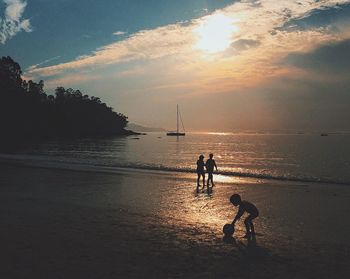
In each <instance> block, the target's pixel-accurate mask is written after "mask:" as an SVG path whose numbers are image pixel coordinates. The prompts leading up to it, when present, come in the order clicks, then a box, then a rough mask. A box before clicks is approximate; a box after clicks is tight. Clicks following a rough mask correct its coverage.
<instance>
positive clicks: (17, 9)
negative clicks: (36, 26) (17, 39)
mask: <svg viewBox="0 0 350 279" xmlns="http://www.w3.org/2000/svg"><path fill="white" fill-rule="evenodd" d="M3 2H4V4H5V5H6V8H5V14H4V17H3V18H0V43H1V44H5V42H6V41H7V40H9V39H11V38H12V37H13V36H15V35H16V34H17V33H19V32H21V31H22V30H23V31H25V32H31V31H32V27H31V25H30V21H29V20H28V19H24V20H22V19H21V18H22V15H23V13H24V10H25V8H26V6H27V2H26V1H23V0H3Z"/></svg>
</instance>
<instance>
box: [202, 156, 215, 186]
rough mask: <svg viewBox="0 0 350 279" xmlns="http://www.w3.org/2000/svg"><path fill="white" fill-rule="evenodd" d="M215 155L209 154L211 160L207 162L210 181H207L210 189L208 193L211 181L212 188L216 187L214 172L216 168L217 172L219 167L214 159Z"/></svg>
mask: <svg viewBox="0 0 350 279" xmlns="http://www.w3.org/2000/svg"><path fill="white" fill-rule="evenodd" d="M213 156H214V155H213V153H210V154H209V159H208V160H207V162H206V163H205V167H206V169H207V173H208V181H207V187H208V191H209V182H210V181H211V186H212V187H213V186H215V184H214V181H213V172H214V167H215V169H216V171H218V167H217V166H216V163H215V160H214V159H213Z"/></svg>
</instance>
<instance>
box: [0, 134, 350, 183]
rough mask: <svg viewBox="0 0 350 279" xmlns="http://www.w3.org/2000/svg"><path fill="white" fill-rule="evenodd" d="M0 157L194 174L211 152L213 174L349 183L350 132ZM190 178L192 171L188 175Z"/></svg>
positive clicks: (41, 150) (34, 149) (32, 149)
mask: <svg viewBox="0 0 350 279" xmlns="http://www.w3.org/2000/svg"><path fill="white" fill-rule="evenodd" d="M0 152H1V153H0V159H3V160H9V159H11V160H17V161H21V162H25V163H35V164H39V165H43V166H45V165H50V166H57V167H65V168H70V167H74V166H77V165H79V166H80V167H82V168H84V166H86V167H87V168H91V167H94V168H97V169H98V168H106V167H107V168H109V169H110V170H113V169H114V168H115V169H119V170H120V169H121V168H122V169H127V170H131V171H133V170H136V171H154V172H174V173H188V174H190V173H193V172H195V169H196V161H197V160H198V157H199V155H201V154H203V155H204V157H205V160H206V159H207V158H208V157H209V154H210V153H213V154H214V159H215V160H216V163H217V166H218V172H217V174H218V175H221V176H224V177H237V178H256V179H273V180H284V181H285V180H289V181H305V182H319V183H335V184H349V185H350V133H345V132H343V133H331V134H323V135H321V134H320V133H300V132H299V133H282V132H281V133H268V132H259V133H257V132H237V133H186V136H184V137H170V136H166V134H165V133H161V132H151V133H147V134H145V135H137V136H128V137H112V138H91V139H72V140H48V141H45V142H42V141H40V142H33V141H31V142H23V143H20V144H15V145H14V146H13V147H12V148H10V149H8V148H7V149H6V151H0ZM193 176H194V177H195V175H193Z"/></svg>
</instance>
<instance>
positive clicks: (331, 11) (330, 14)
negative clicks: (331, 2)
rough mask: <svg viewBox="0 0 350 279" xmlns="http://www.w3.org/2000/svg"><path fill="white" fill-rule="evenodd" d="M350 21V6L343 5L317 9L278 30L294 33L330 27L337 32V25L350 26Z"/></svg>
mask: <svg viewBox="0 0 350 279" xmlns="http://www.w3.org/2000/svg"><path fill="white" fill-rule="evenodd" d="M349 21H350V4H342V5H336V6H334V7H332V8H321V9H316V10H314V11H312V12H311V13H309V14H308V15H307V16H305V17H302V18H293V19H290V20H288V21H286V23H285V24H284V25H283V26H282V27H279V28H277V29H276V30H281V31H289V32H292V31H296V30H308V29H312V28H319V27H326V26H328V27H333V30H334V31H336V29H337V24H345V23H347V24H349Z"/></svg>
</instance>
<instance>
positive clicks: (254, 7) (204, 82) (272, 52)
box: [26, 0, 350, 93]
mask: <svg viewBox="0 0 350 279" xmlns="http://www.w3.org/2000/svg"><path fill="white" fill-rule="evenodd" d="M349 2H350V1H349V0H337V1H336V0H327V1H326V0H324V1H322V0H320V1H308V0H304V1H299V2H296V1H274V0H260V1H243V2H236V3H234V4H232V5H230V6H227V7H226V8H224V9H221V10H217V11H215V12H214V13H213V14H209V15H205V16H203V17H201V18H198V19H194V20H192V21H187V22H179V23H175V24H170V25H166V26H161V27H158V28H155V29H149V30H141V31H139V32H137V33H135V34H132V35H130V36H128V37H126V38H124V39H122V40H120V41H117V42H115V43H112V44H109V45H105V46H102V47H100V48H98V49H96V50H95V51H94V52H92V53H90V54H87V55H82V56H80V57H77V58H76V59H74V60H72V61H67V62H64V63H60V64H56V65H52V66H42V65H34V66H32V67H30V68H28V69H27V72H26V75H28V76H31V77H32V78H42V77H45V79H46V78H50V79H51V81H52V84H53V79H54V78H55V77H56V78H57V80H68V79H65V78H64V77H63V76H64V75H66V76H69V77H71V79H72V80H74V75H77V76H78V77H79V76H81V73H84V77H88V74H87V73H88V72H91V75H92V76H94V77H96V76H98V75H101V78H102V77H103V75H105V74H106V71H104V70H103V69H106V68H110V67H111V66H114V68H113V70H114V71H115V72H116V73H117V72H120V71H119V70H118V69H117V68H118V67H124V68H125V67H127V66H125V65H127V64H130V65H132V66H131V68H134V69H135V72H138V73H140V74H138V75H135V78H139V79H141V78H142V75H147V80H148V81H149V83H153V84H154V86H155V87H156V88H159V84H157V85H156V82H155V81H157V82H160V81H159V78H158V76H159V74H160V73H161V75H162V77H163V81H162V84H165V83H166V82H169V81H170V84H172V83H171V81H172V80H176V78H177V77H183V76H186V77H191V80H192V81H191V82H192V83H191V85H189V88H191V92H192V93H193V92H209V91H210V92H217V90H220V92H224V91H227V92H232V88H238V87H239V88H242V86H245V84H249V86H250V87H251V86H253V85H254V86H258V84H259V83H262V82H266V80H268V79H269V78H274V77H276V76H285V75H288V74H291V73H294V70H293V69H290V68H291V67H290V66H293V65H291V64H284V65H282V64H281V61H283V59H285V57H286V56H288V55H289V54H290V53H294V52H296V51H297V52H298V53H307V52H310V51H312V50H313V49H315V47H317V46H318V45H320V44H325V43H327V42H339V41H341V40H344V39H346V37H347V36H348V37H349V34H348V33H346V32H344V33H337V34H334V32H332V31H331V30H325V29H324V28H322V27H320V28H311V29H307V28H305V29H303V30H294V31H292V32H290V30H284V29H283V28H281V27H283V26H285V24H286V22H291V21H292V20H297V19H300V18H306V17H308V16H310V15H312V14H313V13H315V11H317V10H320V9H332V8H335V7H336V6H337V5H345V4H346V3H349ZM217 14H223V15H225V16H226V17H228V18H230V19H232V24H233V25H234V28H235V30H237V31H236V32H233V34H232V38H230V39H231V45H230V49H228V50H227V51H226V52H222V53H217V54H215V53H214V54H210V55H208V54H206V53H204V52H201V51H199V50H198V49H196V48H195V45H196V42H197V39H198V36H197V35H196V33H195V30H196V29H198V26H201V25H202V24H203V22H206V21H208V20H209V19H210V18H212V17H215V16H216V15H217ZM252 22H254V24H252ZM118 32H120V31H118ZM118 32H116V33H118ZM116 33H115V34H116ZM168 61H171V63H170V62H169V63H168ZM137 64H139V65H137ZM155 64H159V65H158V66H154V65H155ZM165 65H166V66H165ZM137 67H143V68H144V69H145V70H144V71H138V70H137V69H136V68H137ZM153 68H154V69H156V70H155V71H153V72H152V70H151V69H153ZM149 72H152V73H153V74H152V75H150V74H149ZM144 73H147V74H144ZM178 81H179V84H182V82H181V80H180V79H178ZM130 86H133V85H130ZM173 87H174V88H177V85H176V84H174V85H173Z"/></svg>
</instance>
